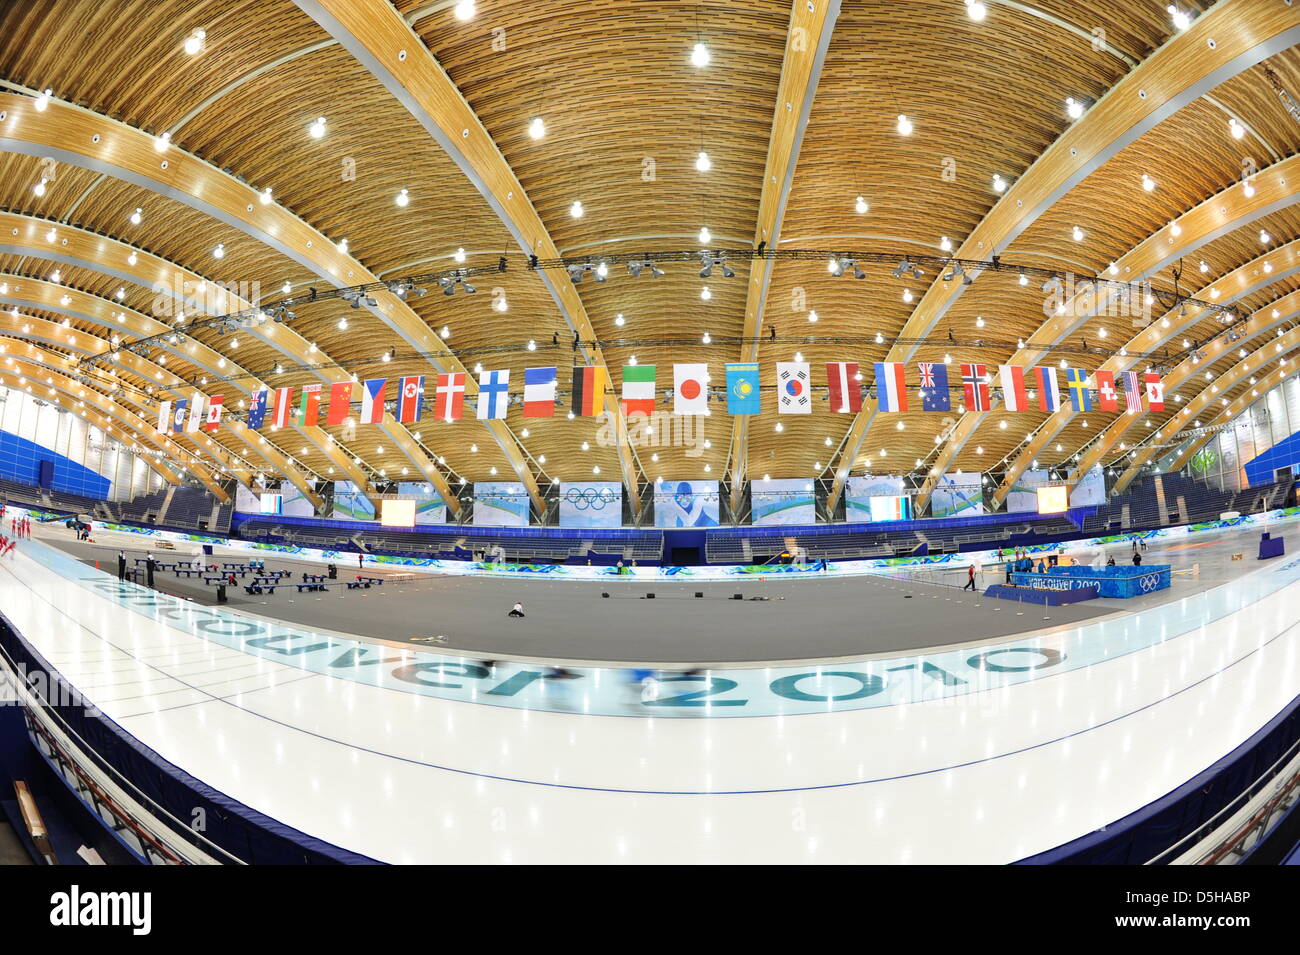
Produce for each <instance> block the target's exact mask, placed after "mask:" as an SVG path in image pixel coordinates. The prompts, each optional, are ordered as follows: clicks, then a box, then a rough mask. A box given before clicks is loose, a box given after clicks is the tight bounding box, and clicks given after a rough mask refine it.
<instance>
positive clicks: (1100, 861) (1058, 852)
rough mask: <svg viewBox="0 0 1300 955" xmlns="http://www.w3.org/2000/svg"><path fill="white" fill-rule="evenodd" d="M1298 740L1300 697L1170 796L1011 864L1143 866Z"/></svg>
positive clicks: (1246, 786) (1249, 783)
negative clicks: (1102, 826)
mask: <svg viewBox="0 0 1300 955" xmlns="http://www.w3.org/2000/svg"><path fill="white" fill-rule="evenodd" d="M1297 739H1300V696H1297V697H1296V698H1295V699H1293V700H1292V701H1291V702H1290V703H1288V704H1287V706H1286V708H1285V709H1283V710H1282V712H1281V713H1279V714H1278V715H1277V716H1275V717H1273V719H1271V720H1269V721H1268V723H1266V724H1265V725H1264V726H1263V727H1262V728H1261V729H1260V730H1259V731H1258V732H1257V733H1255V734H1254V735H1253V736H1251V738H1250V739H1248V740H1246V741H1245V742H1244V743H1242V744H1241V745H1240V746H1238V747H1237V748H1236V749H1234V750H1233V751H1232V752H1231V753H1229V754H1228V755H1227V756H1224V757H1223V758H1222V759H1221V760H1219V761H1218V762H1217V763H1215V764H1214V765H1212V766H1210V767H1209V768H1208V769H1206V770H1204V771H1203V772H1201V773H1198V774H1197V775H1195V776H1193V777H1192V778H1191V779H1189V780H1188V781H1187V782H1185V783H1183V785H1181V786H1179V787H1178V788H1177V789H1175V790H1173V791H1172V792H1170V793H1167V794H1165V795H1164V796H1161V797H1160V798H1159V799H1157V800H1156V801H1155V802H1152V803H1148V804H1147V805H1145V806H1143V807H1142V808H1141V809H1139V810H1137V811H1136V812H1132V813H1129V815H1127V816H1125V817H1124V818H1123V819H1120V820H1119V821H1118V822H1113V823H1111V824H1110V825H1109V826H1106V828H1105V829H1100V830H1098V831H1096V832H1090V833H1088V834H1087V835H1086V836H1080V837H1079V838H1078V839H1075V840H1074V841H1073V842H1067V843H1066V844H1065V845H1063V846H1057V847H1056V848H1055V849H1048V850H1047V851H1046V852H1040V853H1038V855H1033V856H1030V857H1029V858H1027V859H1021V860H1020V862H1018V863H1016V864H1017V865H1048V864H1052V863H1066V864H1069V865H1142V864H1144V863H1146V862H1147V861H1149V860H1151V859H1154V858H1155V857H1156V856H1158V855H1160V853H1162V852H1164V851H1165V850H1166V849H1168V848H1169V847H1170V846H1172V845H1174V844H1175V843H1177V842H1178V841H1179V840H1180V839H1182V838H1183V836H1185V835H1187V834H1189V833H1191V832H1194V831H1195V830H1196V828H1197V827H1198V826H1200V825H1201V824H1202V823H1203V822H1206V821H1207V820H1209V819H1211V818H1213V817H1214V815H1215V814H1216V813H1217V812H1218V811H1219V810H1220V809H1222V808H1223V807H1224V806H1226V805H1227V804H1228V803H1230V802H1232V800H1234V799H1236V798H1237V797H1238V796H1240V795H1241V794H1242V793H1243V792H1246V791H1247V790H1248V789H1250V788H1252V786H1253V785H1254V783H1255V782H1256V781H1257V780H1258V779H1259V777H1260V775H1261V774H1263V773H1264V772H1265V771H1267V770H1268V768H1269V767H1270V766H1272V765H1273V764H1274V763H1275V762H1277V760H1278V759H1279V758H1280V757H1281V756H1282V755H1283V754H1284V753H1286V752H1287V750H1289V749H1290V748H1291V746H1292V744H1294V743H1295V741H1296V740H1297ZM1175 855H1177V853H1175ZM1164 861H1166V862H1167V861H1168V860H1164Z"/></svg>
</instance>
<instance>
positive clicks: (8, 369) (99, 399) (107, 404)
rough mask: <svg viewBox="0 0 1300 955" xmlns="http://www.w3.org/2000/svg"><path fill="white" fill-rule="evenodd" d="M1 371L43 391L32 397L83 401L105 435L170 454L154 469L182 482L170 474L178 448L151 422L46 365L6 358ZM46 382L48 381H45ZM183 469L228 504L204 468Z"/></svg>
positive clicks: (17, 358)
mask: <svg viewBox="0 0 1300 955" xmlns="http://www.w3.org/2000/svg"><path fill="white" fill-rule="evenodd" d="M0 371H3V372H4V373H5V374H7V375H8V376H9V377H10V378H11V379H12V380H13V381H15V382H16V381H18V379H19V377H20V376H23V377H26V379H27V383H28V384H31V385H33V386H34V387H35V388H40V389H44V390H45V391H46V394H43V395H36V394H35V392H34V391H33V395H34V396H36V397H40V398H42V399H46V398H48V397H50V395H49V394H48V392H49V391H50V390H51V389H53V390H54V391H55V392H58V393H61V394H63V395H65V396H67V397H68V399H69V400H71V401H72V402H74V403H75V402H85V403H86V404H87V405H89V406H91V407H93V408H95V409H96V410H97V411H99V412H100V414H101V415H104V416H105V418H106V419H107V420H106V421H105V423H99V422H93V423H94V424H95V426H96V427H97V428H99V429H100V430H102V431H103V432H104V433H105V434H108V435H110V436H112V433H113V426H114V425H116V426H117V427H118V428H119V429H120V430H122V431H124V432H128V433H129V436H130V439H131V440H132V441H133V442H135V444H136V445H137V446H140V445H148V446H151V447H153V448H155V449H157V450H158V451H161V452H162V453H163V454H167V455H171V457H170V458H168V460H167V463H166V464H164V463H163V462H161V461H155V462H153V464H154V470H156V471H158V472H159V473H160V474H162V475H163V476H164V477H166V478H167V479H168V481H169V482H170V483H172V484H180V483H182V479H181V478H180V477H178V476H176V475H174V474H172V473H171V472H170V464H171V462H173V461H179V460H180V456H179V455H178V454H177V450H178V447H179V446H173V442H171V441H170V439H169V438H168V436H166V435H158V434H155V433H154V430H153V423H152V422H149V421H145V420H144V419H143V418H140V417H139V416H137V415H135V414H134V413H132V412H131V411H128V410H127V409H126V408H124V407H122V406H121V405H120V404H118V403H117V402H116V401H113V400H112V399H111V398H108V397H106V396H105V395H103V394H100V393H99V392H97V391H95V390H94V389H93V388H87V387H85V386H84V385H83V384H81V382H79V381H77V380H76V379H75V378H71V377H69V376H68V375H67V374H65V373H64V372H62V371H60V370H58V369H57V368H53V367H51V366H49V365H45V364H41V363H39V362H33V361H29V360H27V359H25V358H21V357H18V356H16V355H5V356H4V360H3V361H0ZM47 379H50V380H49V381H47ZM11 387H21V386H11ZM184 467H185V470H187V471H189V473H191V474H193V475H194V476H195V477H197V478H198V479H199V480H200V481H202V482H203V484H204V486H205V487H207V489H208V490H209V491H211V492H212V493H213V494H214V495H215V496H216V497H217V498H218V499H219V500H221V501H222V502H224V503H229V502H230V495H229V494H227V493H226V492H225V491H223V490H222V489H221V486H220V485H219V484H218V483H217V482H216V481H215V480H214V479H213V477H212V476H211V474H210V473H209V472H208V470H207V469H206V468H204V467H203V466H202V465H199V464H197V463H193V464H189V465H185V466H184Z"/></svg>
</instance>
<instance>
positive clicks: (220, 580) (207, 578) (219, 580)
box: [203, 574, 226, 584]
mask: <svg viewBox="0 0 1300 955" xmlns="http://www.w3.org/2000/svg"><path fill="white" fill-rule="evenodd" d="M203 582H204V583H205V584H224V583H226V578H225V577H213V576H212V575H211V574H204V575H203Z"/></svg>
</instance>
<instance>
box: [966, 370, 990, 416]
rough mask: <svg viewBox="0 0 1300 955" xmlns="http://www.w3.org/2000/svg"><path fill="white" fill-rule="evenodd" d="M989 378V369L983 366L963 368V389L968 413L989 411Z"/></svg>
mask: <svg viewBox="0 0 1300 955" xmlns="http://www.w3.org/2000/svg"><path fill="white" fill-rule="evenodd" d="M987 377H988V369H987V368H985V366H983V365H976V364H964V365H962V366H961V387H962V394H963V395H964V396H965V399H966V410H967V411H988V410H989V383H988V382H987V381H985V379H986V378H987Z"/></svg>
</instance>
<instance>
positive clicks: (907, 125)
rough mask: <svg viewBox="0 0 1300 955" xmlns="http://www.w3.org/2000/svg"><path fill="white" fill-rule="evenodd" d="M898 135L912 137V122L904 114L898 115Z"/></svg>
mask: <svg viewBox="0 0 1300 955" xmlns="http://www.w3.org/2000/svg"><path fill="white" fill-rule="evenodd" d="M898 134H899V135H900V136H910V135H912V121H911V120H910V119H908V118H907V115H906V114H905V113H899V114H898Z"/></svg>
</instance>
